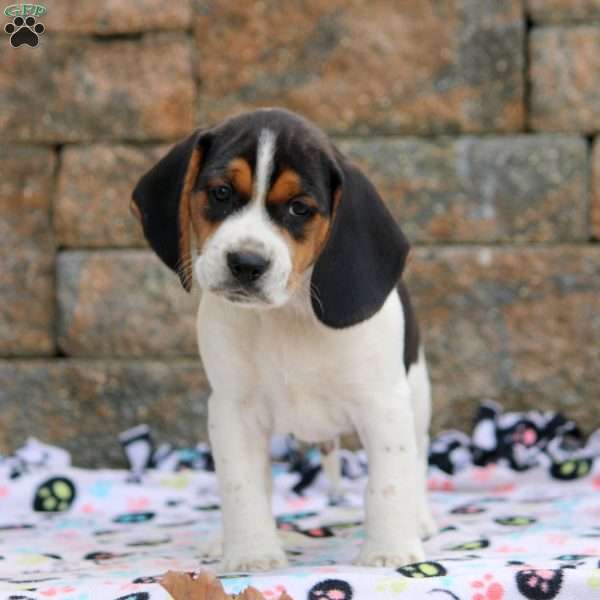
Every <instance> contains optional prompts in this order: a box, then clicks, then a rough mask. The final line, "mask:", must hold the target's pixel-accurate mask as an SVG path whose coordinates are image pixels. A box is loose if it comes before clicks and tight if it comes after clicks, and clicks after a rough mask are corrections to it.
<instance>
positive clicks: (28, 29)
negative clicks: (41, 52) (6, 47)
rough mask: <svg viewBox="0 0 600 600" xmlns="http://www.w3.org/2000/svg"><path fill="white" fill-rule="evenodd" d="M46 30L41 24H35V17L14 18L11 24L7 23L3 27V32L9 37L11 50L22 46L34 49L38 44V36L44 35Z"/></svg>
mask: <svg viewBox="0 0 600 600" xmlns="http://www.w3.org/2000/svg"><path fill="white" fill-rule="evenodd" d="M45 30H46V28H45V27H44V26H43V25H42V24H41V23H36V22H35V17H27V18H26V19H23V17H15V18H14V19H13V21H12V23H7V24H6V25H5V26H4V31H6V33H8V34H9V35H10V45H11V46H12V47H13V48H18V47H19V46H22V45H23V44H27V45H28V46H31V47H32V48H35V47H36V46H37V45H38V44H39V42H40V38H39V36H40V35H42V33H44V31H45Z"/></svg>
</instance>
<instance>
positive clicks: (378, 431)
mask: <svg viewBox="0 0 600 600" xmlns="http://www.w3.org/2000/svg"><path fill="white" fill-rule="evenodd" d="M386 387H387V386H386ZM359 406H360V408H359V409H358V410H357V413H356V414H355V415H354V417H353V418H354V423H355V425H356V428H357V431H358V433H359V435H360V438H361V441H362V443H363V445H364V447H365V448H366V450H367V455H368V460H369V479H368V483H367V489H366V490H365V504H366V515H365V517H366V518H365V525H366V540H365V542H364V544H363V547H362V550H361V553H360V556H359V558H358V561H357V562H358V564H361V565H366V566H373V567H399V566H402V565H405V564H408V563H413V562H419V561H422V560H423V559H424V552H423V545H422V543H421V540H420V537H419V526H418V517H419V504H420V502H421V500H422V489H421V488H420V485H421V484H422V479H421V478H420V477H419V471H420V467H421V465H420V464H419V463H418V454H417V440H416V437H415V428H414V421H413V407H412V405H411V401H410V388H409V386H408V382H407V381H406V379H405V378H402V380H401V381H399V382H397V384H396V386H394V387H393V388H392V389H379V390H374V391H373V392H372V397H370V398H368V399H363V401H362V402H360V403H359Z"/></svg>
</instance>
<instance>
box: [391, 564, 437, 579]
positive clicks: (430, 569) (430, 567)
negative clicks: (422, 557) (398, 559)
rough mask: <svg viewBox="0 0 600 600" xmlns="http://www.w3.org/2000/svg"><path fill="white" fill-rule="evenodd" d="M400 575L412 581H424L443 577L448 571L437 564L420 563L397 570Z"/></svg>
mask: <svg viewBox="0 0 600 600" xmlns="http://www.w3.org/2000/svg"><path fill="white" fill-rule="evenodd" d="M396 570H397V571H398V573H400V574H401V575H404V576H405V577H410V578H411V579H423V578H424V577H442V576H443V575H446V573H447V571H446V569H445V568H444V567H442V565H441V564H440V563H437V562H420V563H413V564H412V565H406V566H405V567H400V568H399V569H396Z"/></svg>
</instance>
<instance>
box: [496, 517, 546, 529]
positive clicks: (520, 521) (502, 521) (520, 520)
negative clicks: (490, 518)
mask: <svg viewBox="0 0 600 600" xmlns="http://www.w3.org/2000/svg"><path fill="white" fill-rule="evenodd" d="M494 521H495V522H496V523H498V525H504V526H506V527H526V526H527V525H532V524H533V523H535V522H536V521H537V519H535V518H534V517H528V516H514V517H498V518H497V519H494Z"/></svg>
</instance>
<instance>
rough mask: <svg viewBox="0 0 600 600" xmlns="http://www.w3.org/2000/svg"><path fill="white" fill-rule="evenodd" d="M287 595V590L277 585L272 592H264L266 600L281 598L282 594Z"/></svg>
mask: <svg viewBox="0 0 600 600" xmlns="http://www.w3.org/2000/svg"><path fill="white" fill-rule="evenodd" d="M283 593H285V588H284V587H283V586H282V585H276V586H275V587H274V588H273V589H271V590H262V594H263V596H264V597H265V598H268V599H271V598H273V599H274V598H279V597H280V596H281V594H283Z"/></svg>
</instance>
